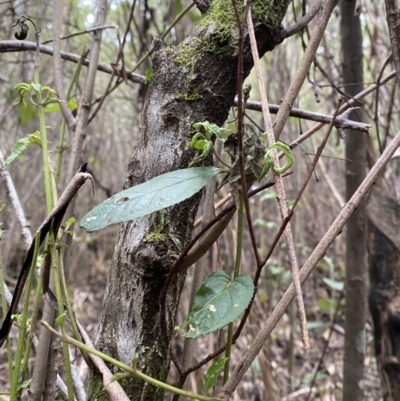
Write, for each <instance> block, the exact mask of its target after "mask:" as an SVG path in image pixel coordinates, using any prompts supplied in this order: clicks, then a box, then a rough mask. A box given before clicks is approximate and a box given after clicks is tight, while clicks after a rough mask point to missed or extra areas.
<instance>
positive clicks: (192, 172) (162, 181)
mask: <svg viewBox="0 0 400 401" xmlns="http://www.w3.org/2000/svg"><path fill="white" fill-rule="evenodd" d="M220 171H221V170H220V169H219V168H216V167H193V168H187V169H182V170H176V171H172V172H171V173H166V174H162V175H159V176H158V177H155V178H153V179H152V180H150V181H147V182H145V183H143V184H140V185H137V186H135V187H132V188H128V189H125V190H124V191H121V192H119V193H117V194H116V195H114V196H112V197H111V198H109V199H107V200H105V201H104V202H102V203H100V205H98V206H96V207H95V208H94V209H92V210H91V211H90V212H89V213H87V214H86V216H84V217H83V219H82V220H81V223H80V226H81V227H82V228H84V229H85V230H86V231H88V232H92V231H97V230H100V229H102V228H104V227H107V226H109V225H111V224H117V223H123V222H125V221H130V220H134V219H137V218H139V217H142V216H145V215H147V214H150V213H153V212H156V211H158V210H161V209H165V208H166V207H169V206H172V205H175V204H177V203H180V202H182V201H184V200H185V199H188V198H190V197H191V196H192V195H194V194H195V193H196V192H198V191H200V189H201V188H203V187H204V185H206V184H207V182H208V181H209V180H210V179H211V178H212V177H214V176H215V175H216V174H218V173H219V172H220Z"/></svg>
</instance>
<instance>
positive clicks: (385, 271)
mask: <svg viewBox="0 0 400 401" xmlns="http://www.w3.org/2000/svg"><path fill="white" fill-rule="evenodd" d="M376 216H379V217H380V218H379V220H378V219H377V218H376ZM399 221H400V205H399V203H398V202H397V201H396V200H394V199H393V198H391V197H390V196H388V194H386V193H384V192H383V191H382V189H378V188H375V189H374V191H373V192H372V194H371V198H370V200H369V202H368V223H369V229H368V232H369V237H368V251H369V269H370V280H371V290H370V294H369V307H370V311H371V315H372V319H373V322H374V341H375V356H376V360H377V365H378V370H379V375H380V377H381V387H382V393H383V397H384V400H385V401H394V400H399V399H400V330H399V328H400V234H399V231H398V229H397V230H393V227H397V228H398V227H399Z"/></svg>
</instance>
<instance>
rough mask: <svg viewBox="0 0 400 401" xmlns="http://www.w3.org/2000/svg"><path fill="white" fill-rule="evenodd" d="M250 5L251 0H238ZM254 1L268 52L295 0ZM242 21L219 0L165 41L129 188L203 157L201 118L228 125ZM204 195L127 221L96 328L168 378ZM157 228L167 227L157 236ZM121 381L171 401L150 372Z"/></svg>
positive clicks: (114, 349) (103, 341)
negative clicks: (183, 264)
mask: <svg viewBox="0 0 400 401" xmlns="http://www.w3.org/2000/svg"><path fill="white" fill-rule="evenodd" d="M236 3H237V6H238V7H239V8H240V9H241V8H242V7H243V2H241V1H240V2H239V1H237V2H236ZM271 4H273V5H272V6H270V5H269V4H268V2H265V1H264V0H258V1H253V2H252V12H253V18H254V20H255V26H256V35H257V39H258V45H259V51H260V53H261V54H264V53H265V52H266V51H268V50H272V49H273V47H274V46H275V37H276V32H277V30H278V29H279V24H280V22H281V20H282V18H283V16H284V14H285V12H286V7H287V1H286V0H281V1H279V2H274V3H271ZM236 42H237V29H236V18H235V14H234V11H233V8H232V3H231V1H230V0H217V1H214V2H212V3H211V5H210V8H209V9H208V10H207V12H206V13H205V15H204V16H203V18H202V21H201V22H200V24H199V26H198V27H197V28H196V29H195V30H194V31H193V33H192V34H191V35H190V36H189V37H188V38H187V39H186V40H185V41H184V42H183V43H182V44H181V45H179V46H178V47H176V48H172V47H165V46H164V45H163V43H162V42H161V41H156V42H155V49H156V51H155V54H154V58H153V69H154V75H153V78H152V81H151V83H150V86H149V90H148V94H147V98H146V102H145V105H144V110H143V113H142V120H141V125H140V143H139V145H138V147H137V148H136V149H135V151H134V154H133V156H132V159H131V161H130V163H129V166H128V172H127V177H126V181H125V187H126V188H127V187H130V186H133V185H137V184H140V183H142V182H144V181H147V180H149V179H151V178H153V177H155V176H157V175H159V174H163V173H166V172H168V171H172V170H176V169H180V168H186V167H187V166H188V164H189V162H190V160H191V159H192V158H193V156H194V154H193V151H192V150H190V149H188V146H187V142H188V141H189V139H190V137H191V131H192V124H193V123H194V122H198V121H206V120H208V121H210V122H214V123H216V124H218V125H222V124H223V122H224V121H225V119H226V117H227V115H228V111H229V108H230V106H231V105H232V103H233V100H234V97H235V92H236V80H237V43H236ZM244 66H245V67H244V70H245V71H244V73H245V75H247V74H248V73H249V71H250V69H251V67H252V57H251V52H250V46H249V43H248V42H247V40H246V41H245V48H244ZM199 200H200V196H198V195H196V196H194V197H193V198H191V199H189V200H188V201H186V202H184V203H182V204H180V205H179V206H176V207H172V208H169V209H167V210H165V211H163V212H160V213H157V214H154V215H152V216H148V217H145V218H142V219H139V220H136V221H134V222H131V223H128V224H124V225H123V226H122V227H121V229H120V231H119V234H118V239H117V244H116V248H115V252H114V257H113V262H112V267H111V271H110V276H109V279H108V283H107V288H106V293H105V298H104V303H103V310H102V315H101V320H100V324H99V329H98V333H97V336H96V341H95V343H96V346H97V348H98V349H100V350H101V351H103V352H105V353H107V354H109V355H111V356H113V357H116V358H117V359H119V360H121V361H123V362H125V363H128V364H130V363H131V360H132V358H133V356H134V355H135V353H137V354H138V355H139V364H138V366H139V367H140V369H142V370H143V371H144V372H145V373H147V374H148V375H150V376H152V377H154V378H157V379H159V380H165V379H166V377H167V373H168V369H169V355H168V346H167V344H166V341H165V339H166V338H171V336H172V334H173V328H174V320H175V312H176V309H177V305H178V302H179V297H180V293H181V289H182V286H183V283H184V280H185V274H179V275H177V276H176V277H175V278H174V280H173V283H172V284H171V285H170V287H169V290H168V295H167V316H166V318H167V326H168V328H167V333H163V331H162V329H161V325H160V314H159V295H160V292H161V290H162V288H163V286H164V283H165V279H166V274H167V273H168V271H169V270H170V268H171V267H172V266H173V264H174V262H175V260H176V257H177V255H179V254H180V253H181V252H182V250H183V248H184V246H185V245H186V244H187V243H188V241H189V240H190V238H191V233H192V227H193V220H194V217H195V213H196V211H197V207H198V203H199ZM152 233H153V234H154V233H157V234H159V235H157V236H155V235H151V234H152ZM99 383H100V381H99V380H98V378H96V377H93V378H92V380H91V396H90V399H92V400H94V399H101V397H102V395H103V394H104V392H103V391H102V389H101V384H99ZM121 384H122V385H123V387H124V388H125V390H126V392H127V394H128V397H129V398H130V399H131V400H137V399H141V400H161V399H162V398H163V394H162V392H161V391H159V390H157V389H156V388H152V387H151V386H147V385H144V383H143V382H142V381H139V380H135V379H127V380H125V381H122V382H121Z"/></svg>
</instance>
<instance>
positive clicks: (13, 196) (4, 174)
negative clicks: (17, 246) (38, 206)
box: [0, 149, 32, 249]
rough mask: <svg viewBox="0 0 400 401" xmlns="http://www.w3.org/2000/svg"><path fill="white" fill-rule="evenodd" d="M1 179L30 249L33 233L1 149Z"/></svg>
mask: <svg viewBox="0 0 400 401" xmlns="http://www.w3.org/2000/svg"><path fill="white" fill-rule="evenodd" d="M0 177H1V181H2V182H3V185H4V188H5V190H6V193H7V196H8V198H9V199H10V202H11V204H12V206H13V208H14V211H15V215H16V217H17V220H18V223H19V224H20V226H21V234H22V238H23V240H24V244H25V247H26V249H29V247H30V245H31V243H32V233H31V230H30V229H29V228H28V227H29V223H28V221H27V220H26V217H25V213H24V210H23V208H22V205H21V202H20V200H19V197H18V194H17V191H16V189H15V186H14V182H13V180H12V178H11V176H10V173H9V172H8V170H6V169H4V156H3V152H2V150H1V149H0Z"/></svg>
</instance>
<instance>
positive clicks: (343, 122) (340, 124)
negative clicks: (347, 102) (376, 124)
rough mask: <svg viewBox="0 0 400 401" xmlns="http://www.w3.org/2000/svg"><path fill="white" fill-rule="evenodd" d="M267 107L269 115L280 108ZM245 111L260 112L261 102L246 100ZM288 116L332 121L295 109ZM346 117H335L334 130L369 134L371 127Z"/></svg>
mask: <svg viewBox="0 0 400 401" xmlns="http://www.w3.org/2000/svg"><path fill="white" fill-rule="evenodd" d="M234 104H235V106H237V99H235V103H234ZM268 107H269V112H270V113H271V114H277V113H278V111H279V108H280V106H278V105H276V104H269V105H268ZM246 109H248V110H254V111H262V108H261V102H256V101H254V100H248V101H247V103H246ZM289 116H290V117H297V118H301V119H303V120H309V121H315V122H318V123H323V124H330V123H331V121H332V116H331V115H327V114H321V113H314V112H312V111H308V110H302V109H296V108H293V109H291V110H290V113H289ZM347 117H348V115H347V114H341V115H339V116H337V118H336V120H335V123H334V126H335V127H336V128H342V129H354V130H357V131H364V132H370V130H371V127H372V125H371V124H365V123H361V122H358V121H353V120H350V119H348V118H347Z"/></svg>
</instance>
